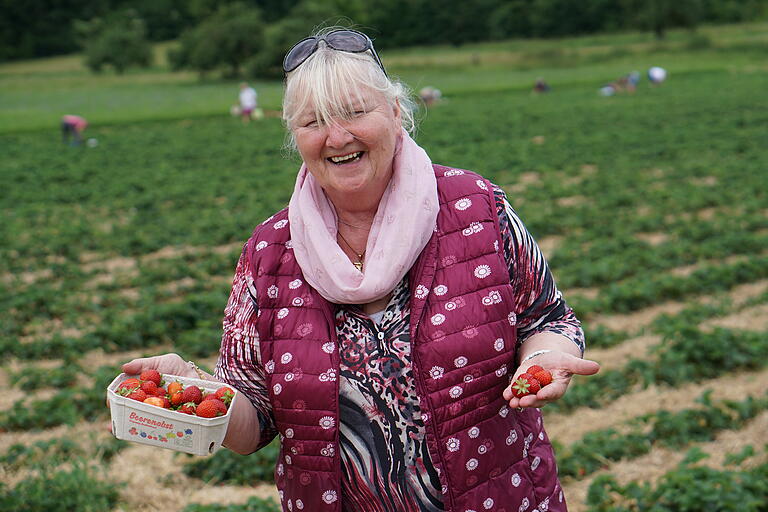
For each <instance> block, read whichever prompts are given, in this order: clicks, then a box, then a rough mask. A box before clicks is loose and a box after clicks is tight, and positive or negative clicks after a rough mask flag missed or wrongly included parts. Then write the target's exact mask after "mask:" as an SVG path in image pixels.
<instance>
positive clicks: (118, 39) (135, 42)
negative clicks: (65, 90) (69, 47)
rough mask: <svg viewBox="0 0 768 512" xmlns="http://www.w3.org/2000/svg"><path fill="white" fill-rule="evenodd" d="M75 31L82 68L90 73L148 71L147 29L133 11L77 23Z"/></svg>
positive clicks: (149, 58)
mask: <svg viewBox="0 0 768 512" xmlns="http://www.w3.org/2000/svg"><path fill="white" fill-rule="evenodd" d="M74 28H75V31H76V32H77V33H78V35H79V39H80V41H81V44H82V45H83V51H84V53H85V64H86V66H88V68H89V69H90V70H91V71H94V72H100V71H102V69H104V67H109V66H111V67H113V68H114V69H115V71H117V72H118V73H123V72H124V71H125V70H126V69H128V68H129V67H132V66H139V67H148V66H149V65H150V64H151V63H152V47H151V46H150V44H149V42H148V41H147V31H146V26H145V24H144V21H143V20H142V19H141V18H140V17H139V16H138V15H137V14H136V12H135V11H133V10H126V11H119V12H113V13H111V14H110V15H108V16H107V17H105V18H93V19H91V20H89V21H79V20H76V21H75V22H74Z"/></svg>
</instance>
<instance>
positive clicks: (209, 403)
mask: <svg viewBox="0 0 768 512" xmlns="http://www.w3.org/2000/svg"><path fill="white" fill-rule="evenodd" d="M225 414H227V406H226V405H224V402H222V401H221V400H219V399H218V398H211V399H209V400H203V401H202V402H200V405H198V406H197V415H198V416H200V417H201V418H215V417H216V416H224V415H225Z"/></svg>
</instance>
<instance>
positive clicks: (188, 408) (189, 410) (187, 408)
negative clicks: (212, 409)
mask: <svg viewBox="0 0 768 512" xmlns="http://www.w3.org/2000/svg"><path fill="white" fill-rule="evenodd" d="M195 409H197V404H195V402H187V403H185V404H182V406H181V407H179V409H178V411H179V412H181V413H184V414H192V415H194V414H195Z"/></svg>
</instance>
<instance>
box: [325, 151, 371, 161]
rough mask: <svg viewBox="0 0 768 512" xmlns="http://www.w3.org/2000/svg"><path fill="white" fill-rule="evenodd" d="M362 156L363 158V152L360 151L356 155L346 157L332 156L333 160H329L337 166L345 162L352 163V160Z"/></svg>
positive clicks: (351, 154)
mask: <svg viewBox="0 0 768 512" xmlns="http://www.w3.org/2000/svg"><path fill="white" fill-rule="evenodd" d="M361 156H363V152H362V151H358V152H356V153H350V154H348V155H344V156H332V157H331V158H329V160H330V161H331V162H333V163H335V164H343V163H344V162H350V161H352V160H355V159H357V158H360V157H361Z"/></svg>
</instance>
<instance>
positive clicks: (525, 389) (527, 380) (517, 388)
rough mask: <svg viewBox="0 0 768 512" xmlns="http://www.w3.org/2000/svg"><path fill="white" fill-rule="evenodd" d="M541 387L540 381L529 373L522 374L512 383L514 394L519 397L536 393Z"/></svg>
mask: <svg viewBox="0 0 768 512" xmlns="http://www.w3.org/2000/svg"><path fill="white" fill-rule="evenodd" d="M539 389H541V385H540V384H539V381H537V380H536V379H535V378H533V377H532V376H531V375H528V374H527V373H523V374H521V375H520V376H519V377H518V378H517V379H516V380H515V383H514V384H512V394H513V395H514V396H516V397H517V398H521V397H524V396H526V395H535V394H536V393H538V391H539Z"/></svg>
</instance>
